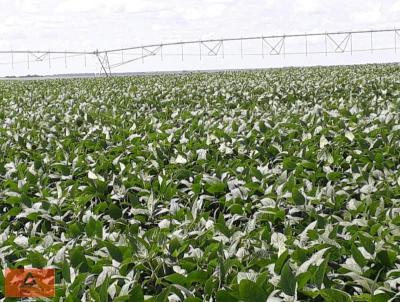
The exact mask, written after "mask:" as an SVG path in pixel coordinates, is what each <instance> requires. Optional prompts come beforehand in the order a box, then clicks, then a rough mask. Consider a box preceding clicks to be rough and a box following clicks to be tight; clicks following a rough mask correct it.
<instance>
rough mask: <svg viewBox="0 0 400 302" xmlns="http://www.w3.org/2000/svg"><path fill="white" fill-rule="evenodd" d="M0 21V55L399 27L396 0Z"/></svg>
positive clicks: (108, 10) (214, 0)
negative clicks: (19, 51) (0, 51)
mask: <svg viewBox="0 0 400 302" xmlns="http://www.w3.org/2000/svg"><path fill="white" fill-rule="evenodd" d="M0 18H1V20H2V21H1V23H0V36H1V39H0V49H2V50H6V49H7V50H8V49H14V50H17V49H45V50H47V49H54V50H65V49H67V50H94V49H107V48H115V47H126V46H132V45H143V44H147V43H154V42H156V43H158V42H160V41H163V42H167V41H180V40H191V39H200V38H201V39H203V38H221V37H240V36H249V35H261V34H264V35H268V34H281V33H303V32H324V31H331V30H352V29H370V28H393V27H395V26H396V27H398V28H400V0H382V1H373V0H351V1H349V0H334V1H322V0H301V1H300V0H291V1H290V0H247V1H238V0H235V1H234V0H203V1H196V0H184V1H183V0H179V1H178V0H173V1H170V0H152V1H145V0H112V1H110V0H58V1H57V0H0ZM399 42H400V38H399ZM399 45H400V44H399ZM4 59H6V58H3V60H2V61H4ZM333 62H334V61H333ZM339 63H340V62H339ZM163 64H164V65H166V66H169V67H168V68H172V67H174V66H173V64H172V65H171V63H168V62H166V63H163ZM168 64H170V65H171V66H170V65H168ZM53 65H54V64H53ZM143 65H145V64H143ZM54 66H55V65H54ZM32 68H33V67H32ZM141 68H142V69H143V70H146V68H147V67H146V66H142V67H141ZM160 68H161V69H162V68H163V67H162V66H161V67H160ZM185 68H189V67H187V66H185ZM149 69H151V67H149ZM176 69H179V66H176ZM2 70H3V72H4V68H3V69H2ZM57 71H58V69H57V68H56V67H53V70H52V72H53V73H54V72H57Z"/></svg>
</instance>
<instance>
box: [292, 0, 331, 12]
mask: <svg viewBox="0 0 400 302" xmlns="http://www.w3.org/2000/svg"><path fill="white" fill-rule="evenodd" d="M326 5H327V2H326V1H323V2H322V1H320V0H297V1H296V2H295V11H297V12H300V13H316V12H319V11H321V10H322V9H323V8H324V6H326Z"/></svg>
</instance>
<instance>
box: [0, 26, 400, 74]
mask: <svg viewBox="0 0 400 302" xmlns="http://www.w3.org/2000/svg"><path fill="white" fill-rule="evenodd" d="M376 41H381V43H380V44H379V45H378V43H377V42H376ZM382 41H383V42H382ZM399 41H400V29H396V28H393V29H370V30H358V31H336V32H320V33H300V34H282V35H269V36H263V35H261V36H252V37H239V38H221V39H206V40H191V41H181V42H172V43H158V44H149V45H141V46H132V47H125V48H117V49H106V50H94V51H50V50H48V51H44V50H2V51H0V55H3V56H4V55H6V56H9V61H8V62H5V61H2V62H0V64H2V65H8V66H11V68H14V66H15V65H16V64H26V66H27V67H28V69H29V66H30V64H31V63H32V62H48V65H49V68H50V67H51V64H52V61H55V60H64V64H65V67H66V66H67V60H68V59H69V58H70V57H84V64H85V66H86V57H87V56H91V57H94V58H95V59H96V60H97V62H98V67H99V74H103V75H105V76H110V75H111V74H112V71H113V70H115V69H117V68H118V67H120V66H122V65H125V64H128V63H131V62H134V61H138V60H141V61H142V62H143V61H144V59H145V58H147V57H154V56H160V58H161V60H163V58H164V57H166V56H178V57H180V58H181V60H182V61H183V60H184V58H185V57H187V56H190V57H196V56H197V57H198V58H199V59H200V60H201V59H202V58H203V57H210V56H221V57H222V58H224V57H225V56H240V57H241V58H243V57H245V56H250V55H251V56H260V57H262V58H264V57H265V56H283V57H285V56H289V55H306V56H308V55H314V54H323V55H325V56H327V55H328V54H338V53H350V54H353V53H359V52H371V53H373V52H376V51H394V52H395V53H397V48H398V46H397V45H398V42H399ZM246 43H253V50H252V51H251V52H249V51H247V50H246V49H245V44H246ZM229 45H230V49H232V50H233V52H227V51H226V48H227V46H229ZM254 45H258V46H257V47H254ZM185 48H190V50H186V51H185ZM177 49H178V50H177ZM194 49H196V51H194ZM16 57H18V58H21V57H23V58H25V59H23V60H16Z"/></svg>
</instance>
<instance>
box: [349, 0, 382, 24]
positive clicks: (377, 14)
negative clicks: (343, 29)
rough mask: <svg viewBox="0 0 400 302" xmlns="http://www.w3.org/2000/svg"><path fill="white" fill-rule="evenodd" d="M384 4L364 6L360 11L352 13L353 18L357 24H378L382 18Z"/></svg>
mask: <svg viewBox="0 0 400 302" xmlns="http://www.w3.org/2000/svg"><path fill="white" fill-rule="evenodd" d="M381 9H382V4H381V3H373V4H369V5H366V6H364V7H363V8H361V9H360V10H358V11H355V12H354V13H352V17H353V20H354V22H355V23H357V24H363V25H364V24H365V25H371V24H376V23H378V22H379V21H380V20H381V18H382V10H381Z"/></svg>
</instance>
